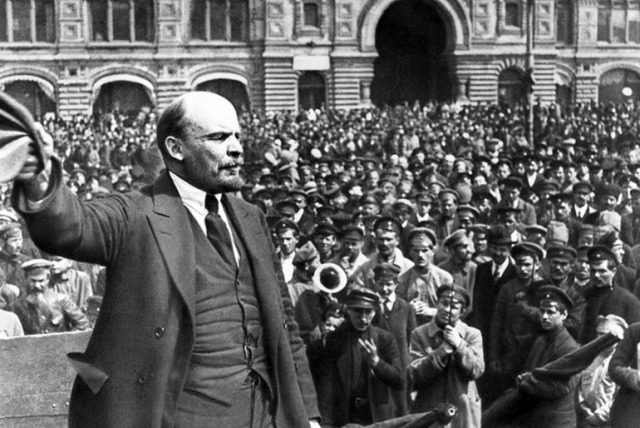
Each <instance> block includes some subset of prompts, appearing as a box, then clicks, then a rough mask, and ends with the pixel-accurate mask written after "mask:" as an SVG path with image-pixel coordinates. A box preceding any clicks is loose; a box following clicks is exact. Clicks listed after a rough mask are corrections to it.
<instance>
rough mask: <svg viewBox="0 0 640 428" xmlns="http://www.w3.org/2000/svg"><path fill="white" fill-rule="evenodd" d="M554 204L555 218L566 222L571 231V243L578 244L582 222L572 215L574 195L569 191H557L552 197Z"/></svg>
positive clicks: (572, 244)
mask: <svg viewBox="0 0 640 428" xmlns="http://www.w3.org/2000/svg"><path fill="white" fill-rule="evenodd" d="M551 203H552V204H553V219H554V220H555V221H558V222H560V223H564V224H565V225H566V226H567V230H568V231H569V245H571V246H574V247H575V246H576V244H577V243H578V237H579V236H580V229H581V227H582V223H580V222H579V221H578V220H575V219H573V218H572V217H571V206H572V204H573V196H572V195H571V194H569V193H557V194H555V195H553V196H552V197H551Z"/></svg>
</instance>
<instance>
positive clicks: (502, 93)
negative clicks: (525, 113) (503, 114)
mask: <svg viewBox="0 0 640 428" xmlns="http://www.w3.org/2000/svg"><path fill="white" fill-rule="evenodd" d="M523 77H524V73H523V72H522V71H520V70H518V69H516V68H507V69H506V70H504V71H503V72H502V73H500V77H499V78H498V103H500V104H507V105H510V106H513V105H515V104H518V103H524V102H525V101H526V96H527V88H526V86H525V84H524V80H523Z"/></svg>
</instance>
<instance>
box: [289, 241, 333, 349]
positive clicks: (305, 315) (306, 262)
mask: <svg viewBox="0 0 640 428" xmlns="http://www.w3.org/2000/svg"><path fill="white" fill-rule="evenodd" d="M293 266H294V267H295V271H294V274H293V279H292V281H291V282H290V283H289V284H288V287H287V288H288V289H289V293H290V294H291V299H295V300H296V305H295V306H294V311H295V319H296V322H297V323H298V326H299V329H300V338H301V339H302V340H303V341H304V343H305V344H309V343H310V342H311V341H312V340H315V339H317V338H318V337H320V330H319V326H320V323H321V322H322V314H323V312H324V310H325V309H326V308H327V307H328V305H329V303H330V302H331V299H330V297H329V296H328V295H327V294H326V293H324V292H322V291H320V290H318V289H317V287H316V286H315V285H314V283H313V276H314V274H315V272H316V269H318V267H319V266H320V255H319V254H318V250H316V247H314V246H313V244H312V243H311V242H306V243H305V244H304V245H302V246H301V247H300V248H298V249H296V252H295V257H294V258H293Z"/></svg>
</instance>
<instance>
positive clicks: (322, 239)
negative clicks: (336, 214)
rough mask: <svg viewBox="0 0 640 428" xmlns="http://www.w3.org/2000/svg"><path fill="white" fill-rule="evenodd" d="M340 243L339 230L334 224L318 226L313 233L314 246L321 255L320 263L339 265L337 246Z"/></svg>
mask: <svg viewBox="0 0 640 428" xmlns="http://www.w3.org/2000/svg"><path fill="white" fill-rule="evenodd" d="M337 243H338V229H336V227H335V226H334V225H333V224H327V223H321V224H318V225H317V226H316V228H315V230H314V231H313V245H315V246H316V248H317V249H318V253H319V254H320V263H336V264H337V263H338V262H339V259H338V253H337V252H336V244H337Z"/></svg>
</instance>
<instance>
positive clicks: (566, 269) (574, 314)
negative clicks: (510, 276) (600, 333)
mask: <svg viewBox="0 0 640 428" xmlns="http://www.w3.org/2000/svg"><path fill="white" fill-rule="evenodd" d="M577 256H578V253H577V252H576V250H574V249H573V247H570V246H568V245H563V246H554V247H550V248H549V249H548V250H547V259H546V261H547V263H548V268H549V269H548V271H549V273H548V278H547V279H548V280H549V282H550V283H551V284H553V285H555V286H556V287H558V288H560V289H561V290H562V291H564V292H565V293H567V296H569V298H571V300H572V301H573V309H571V310H569V313H568V315H567V319H566V320H565V322H564V326H565V327H566V328H567V331H569V333H570V334H571V336H573V338H574V339H576V340H577V339H578V338H579V337H580V330H581V328H582V322H583V320H584V311H585V308H586V306H587V302H586V301H585V300H584V295H583V290H582V288H581V287H579V286H578V285H577V284H576V283H575V280H574V277H573V275H571V273H572V271H573V267H574V264H575V261H576V257H577Z"/></svg>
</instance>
